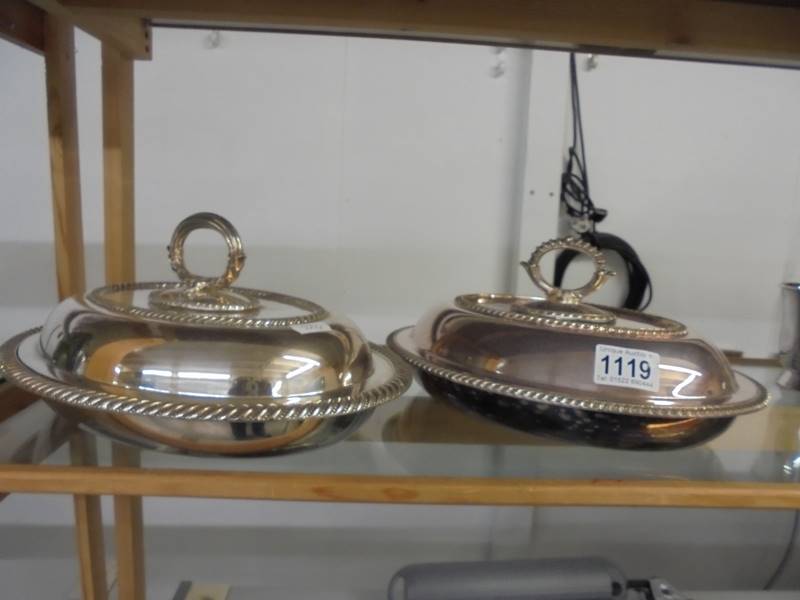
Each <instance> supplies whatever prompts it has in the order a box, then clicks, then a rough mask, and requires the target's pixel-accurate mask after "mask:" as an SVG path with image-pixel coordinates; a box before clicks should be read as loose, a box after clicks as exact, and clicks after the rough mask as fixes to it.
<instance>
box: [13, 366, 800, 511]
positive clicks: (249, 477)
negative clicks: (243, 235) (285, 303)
mask: <svg viewBox="0 0 800 600" xmlns="http://www.w3.org/2000/svg"><path fill="white" fill-rule="evenodd" d="M740 368H743V370H745V371H746V372H747V373H748V374H749V375H751V376H754V377H758V378H759V379H761V380H762V381H763V382H765V383H767V384H770V383H771V382H774V380H775V378H776V376H777V374H778V373H779V370H778V369H777V368H775V367H763V366H749V367H740ZM770 391H771V393H772V395H773V398H774V400H773V404H772V405H771V406H770V407H769V408H768V409H766V410H764V411H760V412H758V413H756V414H753V415H747V416H744V417H740V418H738V419H736V420H735V421H734V423H733V425H732V426H731V428H730V429H729V430H728V431H727V432H725V433H724V434H723V435H721V436H720V437H718V438H716V439H714V440H712V441H710V442H708V443H706V444H704V445H701V446H696V447H691V448H685V449H681V450H669V451H660V452H654V451H627V450H609V449H602V448H593V447H588V446H578V445H574V444H568V443H565V442H560V441H558V440H552V439H548V438H543V437H540V436H533V435H529V434H526V433H522V432H517V431H513V430H511V429H508V428H505V427H502V426H500V425H495V424H493V423H491V422H489V421H486V420H484V419H481V418H479V417H477V416H473V415H471V414H469V413H465V412H463V411H462V410H459V409H456V408H453V407H451V406H450V405H449V404H447V403H445V402H443V401H440V400H436V399H433V398H431V397H429V396H427V395H425V394H424V393H423V392H422V391H421V390H420V389H419V388H412V392H411V393H410V394H408V395H407V396H406V397H404V398H403V399H401V400H399V401H396V402H392V403H389V404H387V405H384V406H382V407H380V408H379V409H378V410H377V411H376V412H375V413H374V414H373V416H372V417H371V418H370V420H368V421H367V423H365V424H364V425H363V426H362V427H361V429H359V430H358V431H357V432H356V433H354V434H353V435H352V436H351V437H350V438H348V439H346V440H344V441H342V442H340V443H338V444H335V445H333V446H330V447H326V448H321V449H318V450H314V451H310V452H304V453H297V454H292V455H285V456H273V457H263V458H198V457H191V456H183V455H174V454H172V455H171V454H164V453H161V452H155V451H142V452H141V453H140V455H139V457H138V458H137V460H134V461H131V460H127V459H126V460H121V459H119V454H120V452H121V448H120V447H118V446H114V447H113V448H112V444H111V443H110V442H109V441H107V440H104V439H100V438H98V439H97V440H94V442H95V443H93V444H90V445H91V446H95V445H96V446H97V448H98V459H97V461H96V465H86V466H71V465H70V463H69V461H68V457H66V455H64V456H55V457H54V458H53V459H51V461H50V463H49V464H48V465H47V466H40V465H11V464H9V465H0V491H5V492H34V493H69V494H83V495H114V496H117V497H130V496H175V497H198V498H235V499H256V500H289V501H318V502H369V503H390V504H391V503H393V504H461V505H498V506H637V507H643V506H649V507H664V506H670V507H724V508H775V509H777V508H795V509H800V483H799V482H800V462H799V461H798V458H799V457H800V441H798V438H797V431H798V429H800V393H798V392H793V391H788V392H786V391H781V390H780V389H779V388H777V386H775V385H774V383H772V384H771V390H770ZM86 437H87V438H91V436H88V435H87V436H86ZM84 444H85V442H84ZM73 465H74V463H73Z"/></svg>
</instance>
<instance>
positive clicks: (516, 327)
mask: <svg viewBox="0 0 800 600" xmlns="http://www.w3.org/2000/svg"><path fill="white" fill-rule="evenodd" d="M585 246H586V244H585V243H584V242H579V241H576V240H574V239H566V240H551V241H549V242H546V243H545V244H543V245H542V246H540V247H539V248H538V249H537V250H536V251H535V252H534V253H533V255H532V257H531V260H530V261H528V262H526V263H523V266H524V267H525V268H526V270H527V271H528V272H529V274H530V275H531V277H532V279H533V280H534V283H536V284H537V285H539V286H540V287H542V289H544V290H545V291H546V292H547V294H548V297H549V299H546V300H542V299H538V298H528V297H519V296H513V295H510V294H466V295H462V296H459V297H457V298H456V299H455V300H454V302H453V303H452V304H448V305H445V306H441V307H436V308H434V309H433V310H431V311H430V312H429V313H427V314H426V315H425V316H423V317H422V318H421V319H420V320H419V322H418V323H417V325H416V326H415V327H413V328H412V327H408V328H404V329H401V330H398V331H396V332H394V333H393V334H391V335H390V336H389V339H388V344H389V346H390V348H392V349H393V350H395V351H396V352H398V353H399V354H400V355H401V356H402V357H403V358H404V359H405V360H406V361H407V362H408V363H410V364H411V365H412V366H414V367H416V368H417V369H418V370H419V372H420V374H421V375H420V376H421V379H422V381H423V383H424V384H425V386H426V388H427V389H428V390H429V391H431V392H432V393H434V394H437V395H440V396H445V397H448V398H451V399H453V400H454V401H457V402H458V404H460V405H462V406H469V407H472V408H473V409H474V410H476V411H477V412H480V413H481V414H483V415H485V416H489V417H490V418H493V419H495V420H498V421H501V422H504V423H506V424H510V425H512V426H516V427H519V428H522V429H525V430H528V431H531V430H536V431H537V432H542V431H549V432H551V433H553V434H555V435H558V436H559V437H562V438H564V437H566V438H569V439H584V441H587V442H590V443H597V444H599V445H611V446H614V445H615V444H614V436H615V435H616V436H617V438H619V439H622V438H623V437H624V436H623V433H624V430H625V428H636V429H637V430H641V431H643V432H645V433H644V435H642V436H638V437H637V436H627V439H629V440H630V443H631V445H629V446H626V447H656V446H658V444H659V442H665V440H666V439H667V438H668V437H669V440H670V444H666V443H664V444H663V446H670V447H675V446H676V445H677V444H678V443H680V442H681V441H686V442H692V443H696V442H699V441H702V440H703V439H707V438H708V437H709V436H713V435H717V434H719V433H720V432H721V431H722V430H724V428H725V427H727V425H729V424H730V419H731V418H732V417H734V416H737V415H740V414H744V413H747V412H752V411H755V410H758V409H760V408H762V407H763V406H765V405H766V402H767V399H768V397H767V393H766V390H764V388H763V387H762V386H761V385H759V384H758V383H756V382H754V381H752V380H750V379H749V378H747V377H745V376H743V375H740V374H738V373H734V372H733V371H732V370H731V369H730V367H729V365H728V363H727V360H726V359H725V357H724V356H723V355H722V353H721V352H720V351H719V350H717V349H716V348H715V347H713V346H712V345H710V344H708V343H707V342H705V341H704V340H702V339H699V338H696V337H691V336H689V334H688V332H687V330H686V328H685V326H684V325H682V324H681V323H678V322H677V321H672V320H670V319H665V318H663V317H658V316H654V315H647V314H644V313H639V312H636V311H629V310H623V309H618V308H612V307H606V306H603V307H599V306H594V305H590V304H584V303H582V302H581V298H582V297H583V295H584V294H587V293H589V292H591V291H592V290H594V289H596V288H597V287H598V286H599V285H601V284H602V282H603V281H604V280H605V278H606V276H607V275H608V272H607V271H606V270H605V261H604V260H601V259H600V258H599V256H601V255H599V251H597V250H596V249H591V250H589V249H587V248H586V247H585ZM559 249H573V250H580V251H584V252H586V253H587V254H589V256H591V257H592V258H593V260H594V262H595V268H596V273H595V276H594V277H593V278H592V281H590V282H589V284H587V285H586V286H583V287H582V288H579V289H578V290H568V291H564V290H559V289H557V288H554V287H552V286H551V285H550V284H547V283H546V282H543V279H542V277H541V272H540V270H539V266H538V265H539V260H540V259H541V257H542V256H543V255H544V254H545V253H546V252H550V251H553V250H559ZM609 318H610V319H611V320H610V321H609V320H608V319H609ZM601 347H606V348H608V347H613V348H616V349H619V350H620V352H634V353H638V355H639V356H646V357H649V359H650V360H657V361H658V364H657V365H653V367H652V368H651V367H650V366H649V365H648V377H649V375H650V373H652V374H653V375H654V376H653V377H652V378H650V379H649V381H647V382H638V383H637V382H634V383H633V384H631V382H630V381H629V379H630V378H628V379H626V380H625V381H622V380H623V378H621V377H620V378H618V379H617V380H616V381H617V382H618V383H615V382H611V381H609V380H602V378H601V380H598V377H597V372H596V369H597V368H598V364H600V363H599V362H598V357H599V354H598V353H599V352H600V348H601ZM627 360H628V359H627V358H626V361H627ZM620 362H621V361H620ZM625 364H626V365H627V362H626V363H625ZM620 367H621V365H620ZM523 413H525V414H523ZM601 413H602V414H601ZM603 415H604V416H603ZM612 415H618V417H616V418H614V419H612V418H611V416H612ZM648 419H654V420H660V421H661V422H660V423H659V422H657V421H653V422H649V421H648ZM668 419H682V420H686V419H689V420H690V421H685V422H683V423H682V424H681V425H680V426H676V424H675V423H671V424H670V427H669V428H667V427H666V425H667V423H665V422H664V420H668ZM709 419H718V420H719V422H717V423H710V422H708V420H709ZM701 421H705V422H702V423H701ZM651 425H652V427H651ZM656 425H658V427H656ZM668 430H669V432H670V434H669V436H667V435H664V434H665V433H666V432H667V431H668ZM598 431H601V432H602V433H603V435H594V432H598ZM609 432H610V435H607V434H609ZM615 432H616V433H615ZM701 432H704V433H705V435H706V437H705V438H703V436H701V435H698V434H699V433H701ZM637 440H641V444H639V442H638V441H637Z"/></svg>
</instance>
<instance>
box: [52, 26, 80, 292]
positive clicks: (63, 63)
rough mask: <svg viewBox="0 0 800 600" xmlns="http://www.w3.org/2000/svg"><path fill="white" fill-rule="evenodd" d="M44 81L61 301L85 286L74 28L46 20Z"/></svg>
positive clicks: (57, 275) (57, 274)
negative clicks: (45, 82)
mask: <svg viewBox="0 0 800 600" xmlns="http://www.w3.org/2000/svg"><path fill="white" fill-rule="evenodd" d="M45 76H46V80H47V122H48V131H49V137H50V179H51V183H52V188H53V225H54V228H55V238H54V241H55V259H56V278H57V280H58V297H59V298H62V299H63V298H66V297H68V296H72V295H74V294H82V293H83V292H84V288H85V286H86V276H85V270H84V255H83V221H82V217H81V182H80V164H79V159H78V107H77V96H76V91H75V38H74V28H73V26H72V25H71V24H70V23H69V22H68V21H64V20H63V19H60V18H59V17H55V16H53V15H47V16H46V17H45Z"/></svg>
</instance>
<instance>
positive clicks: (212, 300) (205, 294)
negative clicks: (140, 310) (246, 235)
mask: <svg viewBox="0 0 800 600" xmlns="http://www.w3.org/2000/svg"><path fill="white" fill-rule="evenodd" d="M198 229H211V230H212V231H216V232H217V233H219V234H220V235H222V237H223V238H224V239H225V243H226V244H227V245H228V264H227V265H226V266H225V272H224V273H223V274H222V275H220V276H219V277H201V276H200V275H195V274H194V273H192V272H191V271H189V269H187V268H186V263H185V261H184V253H183V246H184V244H185V243H186V238H187V237H188V236H189V234H190V233H192V232H193V231H196V230H198ZM167 252H168V253H169V263H170V265H171V266H172V270H173V271H175V273H177V274H178V277H180V279H181V286H180V287H179V288H178V289H169V290H156V291H154V292H152V293H151V295H150V304H152V305H153V306H156V307H160V308H167V309H172V310H189V311H195V312H197V311H199V312H212V313H240V312H249V311H254V310H257V309H258V308H259V303H258V301H257V300H255V299H254V298H252V297H250V296H248V295H246V294H245V293H243V292H242V293H240V292H237V291H235V290H232V289H230V287H231V284H232V283H233V282H234V281H236V279H237V278H238V277H239V273H241V271H242V268H243V267H244V261H245V254H244V250H243V249H242V238H240V237H239V232H238V231H236V228H235V227H234V226H233V225H232V224H231V222H230V221H228V220H227V219H226V218H224V217H221V216H219V215H217V214H214V213H210V212H201V213H196V214H193V215H191V216H189V217H186V218H185V219H184V220H183V221H181V222H180V223H178V226H177V227H176V228H175V231H174V232H173V234H172V239H171V240H170V242H169V246H167Z"/></svg>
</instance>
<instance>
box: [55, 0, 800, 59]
mask: <svg viewBox="0 0 800 600" xmlns="http://www.w3.org/2000/svg"><path fill="white" fill-rule="evenodd" d="M62 1H63V3H64V5H66V6H68V7H69V8H70V9H72V10H73V11H75V13H76V14H79V15H108V16H112V15H113V16H128V17H137V18H150V19H155V20H157V21H156V22H157V23H158V22H168V23H179V24H191V23H200V24H203V25H204V26H208V27H218V26H224V25H225V24H229V25H237V24H239V25H249V26H251V27H267V28H285V29H289V30H305V31H325V32H338V33H350V34H368V35H378V36H400V37H421V38H431V39H440V40H452V41H471V42H482V43H499V44H520V45H532V46H545V47H562V48H563V47H564V46H582V47H585V48H592V49H593V50H594V51H598V50H600V51H601V50H602V49H606V50H616V51H624V52H629V53H637V54H644V55H647V54H652V53H654V52H658V53H668V54H678V55H680V56H684V57H695V58H696V57H702V58H708V59H729V60H740V59H753V60H759V59H770V60H778V61H781V60H788V61H795V62H797V61H799V60H800V36H798V35H797V32H798V31H800V10H798V9H797V7H790V6H770V5H765V4H752V3H748V2H737V1H731V2H718V1H715V0H604V1H603V2H597V1H596V0H503V1H499V0H424V1H420V0H374V1H372V2H363V1H362V0H307V1H304V2H292V1H291V0H262V1H261V2H252V1H251V0H228V1H226V2H221V1H219V0H195V1H194V2H185V1H184V0H62Z"/></svg>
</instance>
